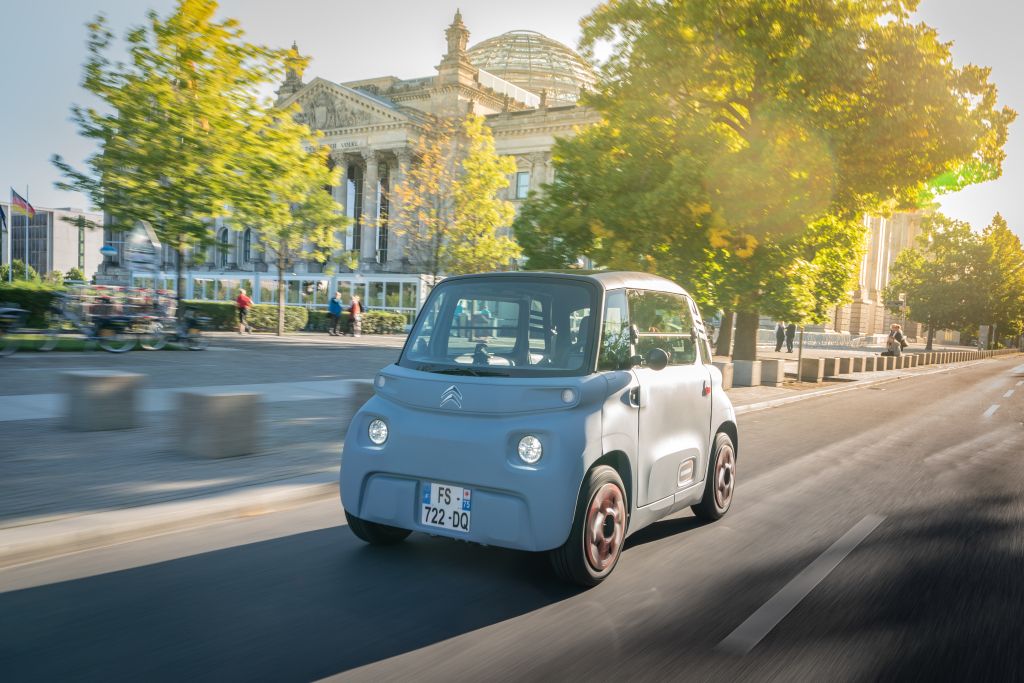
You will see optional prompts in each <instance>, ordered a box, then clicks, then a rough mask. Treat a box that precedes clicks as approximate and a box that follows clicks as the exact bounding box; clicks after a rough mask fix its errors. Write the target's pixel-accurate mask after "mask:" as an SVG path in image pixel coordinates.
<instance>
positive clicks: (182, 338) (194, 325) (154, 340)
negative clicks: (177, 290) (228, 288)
mask: <svg viewBox="0 0 1024 683" xmlns="http://www.w3.org/2000/svg"><path fill="white" fill-rule="evenodd" d="M209 324H210V319H209V318H207V317H205V316H200V315H196V312H195V311H194V310H193V309H191V308H190V309H186V311H185V316H184V318H182V319H181V320H178V319H177V318H164V319H163V320H159V319H158V320H154V321H153V322H152V323H151V325H152V328H151V336H150V337H148V338H142V339H140V341H139V345H140V346H141V347H142V348H144V349H146V350H147V351H159V350H160V349H162V348H164V347H165V346H167V344H168V342H174V343H176V344H181V345H182V346H184V347H185V348H186V349H188V350H189V351H202V350H203V349H205V348H206V345H207V339H206V337H205V336H204V335H203V328H204V327H206V326H207V325H209Z"/></svg>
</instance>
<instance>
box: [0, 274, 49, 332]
mask: <svg viewBox="0 0 1024 683" xmlns="http://www.w3.org/2000/svg"><path fill="white" fill-rule="evenodd" d="M62 291H63V290H62V289H61V288H59V287H54V286H53V285H48V284H43V283H41V282H25V281H22V282H17V281H15V282H10V283H8V282H0V302H10V303H12V304H16V305H17V306H18V308H24V309H25V310H26V311H28V322H27V325H28V326H29V327H37V328H41V327H46V314H47V313H48V312H49V310H50V306H51V305H52V303H53V300H54V299H55V298H56V297H57V295H58V294H60V293H61V292H62Z"/></svg>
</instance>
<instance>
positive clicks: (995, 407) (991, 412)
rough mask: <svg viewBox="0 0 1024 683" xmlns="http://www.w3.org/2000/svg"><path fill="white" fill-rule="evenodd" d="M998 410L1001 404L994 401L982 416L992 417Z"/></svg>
mask: <svg viewBox="0 0 1024 683" xmlns="http://www.w3.org/2000/svg"><path fill="white" fill-rule="evenodd" d="M997 410H999V404H998V403H993V404H992V405H990V406H989V407H988V410H986V411H985V413H984V414H983V415H982V417H992V416H993V415H995V414H996V411H997Z"/></svg>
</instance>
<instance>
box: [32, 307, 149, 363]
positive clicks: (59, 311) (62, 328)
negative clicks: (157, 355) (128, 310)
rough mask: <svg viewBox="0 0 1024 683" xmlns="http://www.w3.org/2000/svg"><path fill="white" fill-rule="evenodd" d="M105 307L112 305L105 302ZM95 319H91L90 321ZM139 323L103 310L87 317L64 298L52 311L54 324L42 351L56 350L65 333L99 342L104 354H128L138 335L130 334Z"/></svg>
mask: <svg viewBox="0 0 1024 683" xmlns="http://www.w3.org/2000/svg"><path fill="white" fill-rule="evenodd" d="M103 305H109V302H104V304H103ZM89 318H91V320H90V319H89ZM134 323H135V319H134V318H133V317H132V316H127V315H118V314H116V313H113V312H108V311H103V312H100V313H94V314H93V315H91V316H88V317H87V316H85V315H84V314H82V313H79V312H77V311H74V310H72V309H71V308H70V307H69V306H68V298H67V296H66V295H62V296H60V297H59V298H58V299H57V303H56V304H54V305H53V306H52V307H51V308H50V325H49V327H47V329H46V330H45V331H44V332H43V343H42V345H41V346H40V347H39V350H40V351H52V350H54V349H55V348H57V344H58V343H59V342H60V335H62V334H68V333H71V334H80V335H82V336H84V337H85V338H86V340H88V341H90V342H95V343H97V344H98V345H99V347H100V348H101V349H103V350H104V351H108V352H110V353H125V352H127V351H131V350H132V349H133V348H135V345H136V343H137V342H138V338H137V334H133V333H131V332H130V329H131V328H132V326H133V325H134Z"/></svg>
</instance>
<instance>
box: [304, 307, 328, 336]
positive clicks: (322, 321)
mask: <svg viewBox="0 0 1024 683" xmlns="http://www.w3.org/2000/svg"><path fill="white" fill-rule="evenodd" d="M330 324H331V319H330V318H328V317H327V312H326V311H310V312H309V320H308V322H306V331H307V332H326V331H327V328H328V327H329V326H330Z"/></svg>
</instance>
